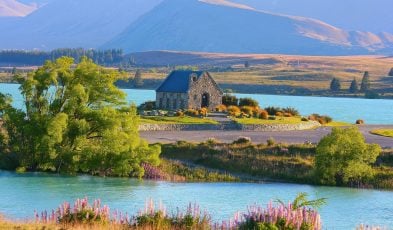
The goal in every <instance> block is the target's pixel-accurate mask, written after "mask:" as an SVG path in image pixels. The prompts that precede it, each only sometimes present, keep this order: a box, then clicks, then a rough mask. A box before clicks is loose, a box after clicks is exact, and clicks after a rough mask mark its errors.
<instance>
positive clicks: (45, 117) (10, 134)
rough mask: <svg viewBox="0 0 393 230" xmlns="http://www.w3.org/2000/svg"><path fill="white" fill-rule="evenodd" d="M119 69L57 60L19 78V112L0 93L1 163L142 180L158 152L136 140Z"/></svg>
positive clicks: (135, 122) (132, 112) (132, 114)
mask: <svg viewBox="0 0 393 230" xmlns="http://www.w3.org/2000/svg"><path fill="white" fill-rule="evenodd" d="M120 78H121V76H120V74H119V72H118V71H115V70H107V69H104V68H102V67H100V66H98V65H96V64H94V63H93V62H92V60H90V59H87V58H82V60H81V62H80V63H79V64H77V65H75V64H74V60H73V59H72V58H69V57H62V58H59V59H57V60H56V61H54V62H50V61H48V62H46V63H45V65H44V66H43V67H41V68H39V69H38V70H36V71H35V72H33V73H32V74H29V75H28V77H27V78H19V82H20V83H21V86H20V91H21V93H22V95H23V97H24V102H25V106H24V108H23V109H18V108H13V107H12V106H11V103H10V101H11V100H10V98H9V97H7V96H5V95H0V113H1V116H2V119H3V123H4V124H3V132H2V134H1V138H0V140H1V141H2V145H1V148H2V149H1V150H2V153H1V154H2V155H3V157H2V159H3V161H6V160H8V162H9V164H10V165H14V166H15V167H23V168H26V169H29V170H51V171H66V172H80V171H82V172H89V173H92V174H101V175H118V176H127V175H135V176H142V175H143V173H144V172H143V168H142V167H141V163H143V162H148V163H151V164H153V165H157V164H158V163H159V154H160V148H159V147H158V146H149V145H148V144H147V143H146V142H145V141H144V140H142V139H140V138H139V134H138V128H137V127H138V117H137V115H136V108H135V106H133V105H129V104H127V103H126V101H125V94H124V93H123V92H122V91H121V90H119V89H118V88H117V87H116V86H115V84H114V83H115V82H116V81H117V80H119V79H120Z"/></svg>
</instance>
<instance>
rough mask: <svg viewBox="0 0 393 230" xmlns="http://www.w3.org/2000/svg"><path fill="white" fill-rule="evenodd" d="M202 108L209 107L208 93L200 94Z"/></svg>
mask: <svg viewBox="0 0 393 230" xmlns="http://www.w3.org/2000/svg"><path fill="white" fill-rule="evenodd" d="M201 107H202V108H207V107H209V94H208V93H204V94H202V105H201Z"/></svg>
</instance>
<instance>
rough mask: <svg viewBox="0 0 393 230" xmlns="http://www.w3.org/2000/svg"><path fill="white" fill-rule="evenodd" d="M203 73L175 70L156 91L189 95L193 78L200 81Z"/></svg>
mask: <svg viewBox="0 0 393 230" xmlns="http://www.w3.org/2000/svg"><path fill="white" fill-rule="evenodd" d="M202 75H203V71H191V70H174V71H172V72H171V73H170V74H169V76H168V77H167V78H166V79H165V81H164V82H163V83H162V84H161V85H160V87H158V88H157V89H156V92H170V93H187V92H188V90H189V88H190V86H191V84H190V81H192V76H195V77H197V79H199V78H200V77H201V76H202Z"/></svg>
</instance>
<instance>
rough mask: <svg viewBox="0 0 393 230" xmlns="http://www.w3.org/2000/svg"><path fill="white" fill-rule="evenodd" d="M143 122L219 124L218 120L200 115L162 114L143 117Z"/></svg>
mask: <svg viewBox="0 0 393 230" xmlns="http://www.w3.org/2000/svg"><path fill="white" fill-rule="evenodd" d="M140 122H141V123H142V124H218V122H216V121H214V120H211V119H208V118H199V117H188V116H183V117H161V116H144V117H141V119H140Z"/></svg>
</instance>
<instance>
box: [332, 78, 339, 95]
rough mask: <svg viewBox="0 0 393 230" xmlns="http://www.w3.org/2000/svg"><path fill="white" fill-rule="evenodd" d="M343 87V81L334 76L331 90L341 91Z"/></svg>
mask: <svg viewBox="0 0 393 230" xmlns="http://www.w3.org/2000/svg"><path fill="white" fill-rule="evenodd" d="M340 89H341V82H340V80H339V79H337V78H333V80H332V81H331V82H330V90H331V91H334V92H336V91H340Z"/></svg>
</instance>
